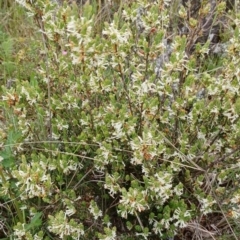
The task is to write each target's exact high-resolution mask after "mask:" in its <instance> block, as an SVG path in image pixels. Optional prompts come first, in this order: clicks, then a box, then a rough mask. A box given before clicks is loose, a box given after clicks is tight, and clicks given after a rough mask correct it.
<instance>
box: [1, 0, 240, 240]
mask: <svg viewBox="0 0 240 240" xmlns="http://www.w3.org/2000/svg"><path fill="white" fill-rule="evenodd" d="M17 2H19V3H20V4H21V5H23V6H24V7H25V8H26V9H27V11H28V15H29V16H30V17H33V18H34V19H35V22H36V23H37V26H38V27H39V30H40V32H41V34H42V39H43V40H42V44H41V45H40V48H39V55H38V56H36V58H37V61H38V66H36V69H35V70H36V71H35V74H34V76H31V77H30V78H29V79H21V78H16V80H15V84H14V86H10V87H7V86H5V87H4V86H3V87H2V90H1V91H2V100H3V101H2V103H1V107H2V108H3V109H4V112H3V115H4V120H5V122H4V123H3V124H4V128H3V129H2V132H1V138H2V139H1V140H2V142H3V145H2V150H1V152H0V156H1V163H2V166H1V169H0V170H1V171H0V174H1V179H2V180H1V192H0V196H1V199H2V200H3V201H5V206H8V207H7V208H8V209H9V210H10V212H12V214H13V215H14V218H13V220H12V221H8V220H7V219H5V223H6V225H7V224H9V225H10V226H14V227H13V228H11V227H9V228H8V229H7V231H8V235H9V236H12V237H14V239H23V237H24V238H26V239H96V238H98V239H117V238H119V239H120V238H121V239H131V238H136V237H137V236H139V237H140V238H142V239H167V238H170V237H173V236H174V235H175V234H176V233H177V231H179V229H183V228H186V227H188V228H190V229H191V226H193V224H192V223H194V221H198V220H199V219H201V217H202V216H205V217H208V216H210V214H214V213H215V214H217V213H219V211H220V212H221V214H222V216H223V217H222V219H224V220H225V221H226V222H227V224H228V225H229V227H230V228H231V226H234V223H233V222H234V221H235V222H237V221H238V220H239V215H238V214H239V191H238V189H237V182H238V180H239V176H238V174H237V172H238V167H239V163H238V156H239V147H238V145H239V134H240V128H239V123H240V122H239V113H240V105H239V97H238V95H239V73H238V65H239V59H240V58H239V50H238V49H239V47H240V46H239V31H238V29H237V28H235V26H237V25H238V23H239V21H240V20H239V16H238V15H234V13H232V15H234V18H233V20H232V23H231V24H230V23H228V22H227V21H228V18H227V17H226V10H225V9H226V8H225V7H226V4H225V2H224V1H221V2H217V3H215V5H214V1H212V2H211V1H210V2H209V3H208V4H206V5H203V4H201V3H200V4H197V3H198V2H196V4H195V5H192V6H191V7H190V6H188V5H187V3H185V2H184V4H180V3H179V2H178V1H174V3H172V4H171V3H170V1H151V2H149V1H144V0H139V1H126V2H122V3H121V1H119V3H118V2H117V1H116V2H114V1H98V3H97V2H95V1H92V2H91V4H90V3H88V4H85V5H84V6H82V5H81V6H78V5H77V4H75V3H74V2H73V3H72V4H70V5H69V4H68V3H66V2H63V3H62V4H61V5H58V4H57V3H55V2H53V1H42V0H36V1H32V2H28V1H22V0H17ZM199 2H200V1H199ZM100 3H102V5H101V6H100V5H99V4H100ZM211 3H212V5H211ZM103 9H104V11H103ZM101 13H104V14H105V15H104V14H103V15H100V14H101ZM106 13H108V14H109V15H107V16H108V17H106ZM99 16H101V18H100V19H102V21H99V22H98V20H99ZM173 16H174V17H173ZM175 16H176V17H175ZM220 20H221V21H220ZM98 23H99V24H98ZM102 23H104V26H101V24H102ZM226 26H227V27H226ZM219 49H220V50H219ZM15 213H16V214H15ZM8 214H9V213H8ZM230 221H231V223H230ZM191 224H192V225H191ZM191 231H193V230H192V229H191ZM209 232H210V234H212V233H211V231H209ZM233 234H234V232H233ZM233 237H236V235H233ZM236 239H237V238H236Z"/></svg>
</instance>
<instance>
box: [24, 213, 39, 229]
mask: <svg viewBox="0 0 240 240" xmlns="http://www.w3.org/2000/svg"><path fill="white" fill-rule="evenodd" d="M41 217H42V213H41V212H37V213H36V214H35V215H34V217H33V218H32V220H31V222H30V223H29V224H27V225H26V226H25V229H26V230H27V231H28V230H30V229H33V228H36V227H39V226H41V225H42V219H41Z"/></svg>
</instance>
